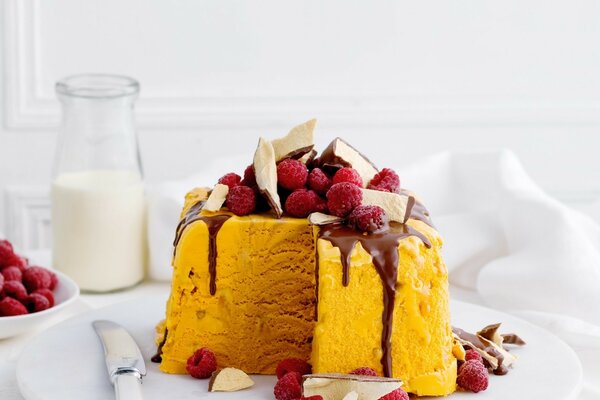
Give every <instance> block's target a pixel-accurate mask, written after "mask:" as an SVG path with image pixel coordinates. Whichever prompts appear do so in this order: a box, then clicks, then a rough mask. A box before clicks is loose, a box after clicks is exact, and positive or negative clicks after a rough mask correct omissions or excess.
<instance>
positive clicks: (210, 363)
mask: <svg viewBox="0 0 600 400" xmlns="http://www.w3.org/2000/svg"><path fill="white" fill-rule="evenodd" d="M186 370H187V372H188V374H190V375H191V376H193V377H194V378H196V379H206V378H210V376H211V375H212V373H213V372H215V371H216V370H217V357H215V353H213V352H212V351H211V350H210V349H208V348H206V347H203V348H201V349H198V350H196V352H195V353H194V354H193V355H192V356H191V357H190V358H188V360H187V365H186Z"/></svg>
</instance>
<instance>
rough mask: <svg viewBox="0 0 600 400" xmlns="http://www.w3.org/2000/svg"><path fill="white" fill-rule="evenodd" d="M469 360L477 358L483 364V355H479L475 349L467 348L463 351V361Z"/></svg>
mask: <svg viewBox="0 0 600 400" xmlns="http://www.w3.org/2000/svg"><path fill="white" fill-rule="evenodd" d="M469 360H477V361H479V362H480V363H482V364H483V357H481V354H479V353H478V352H477V351H475V350H473V349H469V350H467V351H466V353H465V361H469Z"/></svg>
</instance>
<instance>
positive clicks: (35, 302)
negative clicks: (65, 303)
mask: <svg viewBox="0 0 600 400" xmlns="http://www.w3.org/2000/svg"><path fill="white" fill-rule="evenodd" d="M23 304H24V305H25V307H27V310H28V311H29V312H30V313H34V312H39V311H44V310H47V309H48V308H50V307H51V306H50V302H49V301H48V299H47V298H46V297H45V296H43V295H41V294H39V293H31V294H30V295H29V296H27V297H26V298H25V300H23Z"/></svg>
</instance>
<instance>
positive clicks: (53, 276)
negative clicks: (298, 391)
mask: <svg viewBox="0 0 600 400" xmlns="http://www.w3.org/2000/svg"><path fill="white" fill-rule="evenodd" d="M48 273H49V274H50V287H49V288H48V289H50V290H54V289H56V287H57V286H58V276H56V274H55V273H54V272H52V271H50V270H48Z"/></svg>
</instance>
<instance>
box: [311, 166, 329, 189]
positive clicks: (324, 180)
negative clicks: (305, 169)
mask: <svg viewBox="0 0 600 400" xmlns="http://www.w3.org/2000/svg"><path fill="white" fill-rule="evenodd" d="M307 184H308V187H309V188H311V189H312V190H314V191H315V192H317V193H319V194H321V195H324V194H326V193H327V191H328V190H329V188H330V187H331V185H332V183H331V178H329V177H328V176H327V174H325V172H323V170H322V169H321V168H314V169H313V170H312V171H310V173H309V174H308V180H307Z"/></svg>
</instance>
